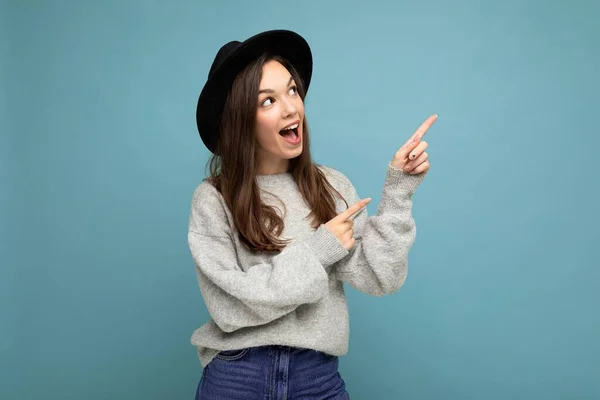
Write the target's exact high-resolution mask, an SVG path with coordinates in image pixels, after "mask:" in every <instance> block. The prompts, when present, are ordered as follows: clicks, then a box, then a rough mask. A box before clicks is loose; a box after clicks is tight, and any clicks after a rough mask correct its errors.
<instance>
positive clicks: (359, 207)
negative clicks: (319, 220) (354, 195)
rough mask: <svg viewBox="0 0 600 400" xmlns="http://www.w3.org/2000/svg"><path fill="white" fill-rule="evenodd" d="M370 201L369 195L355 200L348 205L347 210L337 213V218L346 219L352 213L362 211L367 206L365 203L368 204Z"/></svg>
mask: <svg viewBox="0 0 600 400" xmlns="http://www.w3.org/2000/svg"><path fill="white" fill-rule="evenodd" d="M370 202H371V198H370V197H368V198H366V199H362V200H360V201H357V202H356V203H354V204H352V205H351V206H350V207H348V209H347V210H345V211H343V212H341V213H340V214H338V216H337V218H338V219H339V220H340V221H342V222H343V221H347V220H349V219H350V217H352V216H353V215H354V214H356V213H358V212H359V211H362V210H363V209H364V208H365V207H366V206H367V204H369V203H370Z"/></svg>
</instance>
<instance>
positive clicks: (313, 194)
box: [208, 54, 348, 253]
mask: <svg viewBox="0 0 600 400" xmlns="http://www.w3.org/2000/svg"><path fill="white" fill-rule="evenodd" d="M271 60H275V61H278V62H280V63H281V64H282V65H283V66H284V67H285V68H287V70H288V71H289V72H290V74H291V75H292V77H293V78H294V81H295V82H296V85H297V87H298V94H299V95H300V97H301V99H302V101H304V99H305V96H306V91H305V88H304V84H303V82H302V80H301V79H300V77H299V75H298V73H297V71H296V70H295V69H294V68H293V67H292V65H291V64H290V63H289V62H288V61H286V60H285V59H283V58H281V57H278V56H272V55H269V54H264V55H263V56H261V57H260V58H258V59H256V60H255V61H254V62H252V63H250V64H249V65H248V66H247V67H246V68H245V69H244V70H243V71H242V72H240V73H239V74H238V75H237V77H236V78H235V80H234V82H233V85H232V88H231V90H230V92H229V95H228V97H227V101H226V102H225V106H224V109H223V114H222V116H221V124H220V129H219V139H218V143H217V151H216V152H215V153H217V154H218V155H217V154H213V155H212V156H211V158H210V160H209V163H208V166H209V167H210V176H209V178H208V180H209V182H210V183H212V184H213V185H214V186H215V188H216V189H217V190H218V191H219V192H220V193H221V195H222V196H223V198H224V199H225V203H226V204H227V206H228V207H229V210H231V213H232V215H233V220H234V223H235V226H236V229H237V230H238V233H239V237H240V241H241V242H242V244H243V245H244V246H245V247H246V248H248V249H249V250H251V251H264V252H269V253H276V252H279V251H281V250H282V249H283V248H284V247H285V246H286V245H287V243H288V242H287V241H285V240H282V239H280V238H279V235H281V233H282V232H283V228H284V222H283V218H282V216H280V215H278V213H277V212H276V210H275V208H273V207H271V206H268V205H266V204H264V203H263V202H262V200H261V197H260V190H259V187H258V186H257V184H256V180H255V174H256V170H257V157H256V149H257V146H258V144H257V142H256V136H255V132H254V127H255V123H256V110H257V108H258V91H259V84H260V80H261V78H262V67H263V65H264V64H266V63H267V62H268V61H271ZM307 125H308V124H307V122H306V118H304V122H303V125H302V132H303V136H302V140H303V145H302V146H303V148H302V153H301V154H300V155H299V156H298V157H296V158H294V159H291V160H290V166H289V172H290V173H291V174H292V176H293V178H294V180H295V181H296V184H297V185H298V188H299V191H300V193H301V194H302V196H303V197H304V200H305V201H306V203H307V204H308V206H309V207H310V209H311V212H310V214H309V215H308V216H309V217H310V219H311V221H312V227H313V228H317V227H318V226H319V225H320V224H322V223H326V222H327V221H329V220H331V219H332V218H333V217H335V216H336V214H337V212H336V207H335V200H334V194H335V195H337V196H339V197H340V198H341V199H342V200H343V201H344V202H345V203H346V206H348V203H347V202H346V200H345V199H344V198H343V197H342V196H341V195H340V193H339V192H338V191H337V190H335V188H334V187H333V186H332V185H331V184H330V183H329V182H328V181H327V178H326V177H325V175H324V173H323V172H322V171H321V170H320V169H319V168H318V167H317V164H315V163H314V162H313V161H312V158H311V154H310V135H309V133H308V126H307ZM284 207H285V205H284Z"/></svg>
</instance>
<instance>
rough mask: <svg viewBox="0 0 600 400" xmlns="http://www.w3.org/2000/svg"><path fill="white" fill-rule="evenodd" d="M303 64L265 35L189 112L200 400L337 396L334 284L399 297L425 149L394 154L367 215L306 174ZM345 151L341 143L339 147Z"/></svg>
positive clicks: (238, 52)
mask: <svg viewBox="0 0 600 400" xmlns="http://www.w3.org/2000/svg"><path fill="white" fill-rule="evenodd" d="M311 75H312V54H311V51H310V48H309V46H308V44H307V43H306V41H305V40H304V39H303V38H302V37H300V36H299V35H297V34H296V33H294V32H290V31H282V30H277V31H268V32H263V33H260V34H258V35H256V36H253V37H251V38H250V39H248V40H246V41H244V42H237V41H234V42H229V43H227V44H225V45H224V46H223V47H222V48H221V49H220V50H219V52H218V53H217V56H216V58H215V60H214V62H213V64H212V67H211V69H210V73H209V77H208V81H207V82H206V84H205V86H204V88H203V90H202V93H201V94H200V98H199V100H198V107H197V112H196V119H197V125H198V130H199V133H200V136H201V138H202V140H203V142H204V144H205V145H206V147H207V148H208V149H209V150H210V151H211V152H212V153H213V155H212V157H211V160H210V177H208V178H207V179H205V180H203V181H202V183H201V184H200V185H199V186H198V188H197V189H196V191H195V192H194V195H193V200H192V208H191V214H190V220H189V235H188V242H189V246H190V249H191V253H192V256H193V259H194V262H195V265H196V272H197V276H198V281H199V284H200V289H201V293H202V296H203V298H204V301H205V303H206V306H207V308H208V311H209V312H210V314H211V317H212V319H211V320H210V321H209V322H208V323H206V324H205V325H203V326H202V327H200V328H199V329H198V330H196V332H194V335H193V336H192V343H193V344H194V345H195V346H196V347H197V349H198V354H199V357H200V361H201V363H202V366H203V367H204V369H203V374H202V378H201V379H200V383H199V385H198V390H197V394H196V398H197V399H219V400H224V399H240V400H252V399H347V398H349V395H348V393H347V391H346V389H345V383H344V381H343V380H342V378H341V376H340V374H339V372H338V357H339V356H341V355H344V354H346V352H347V350H348V340H349V322H348V310H347V305H346V297H345V294H344V283H348V284H349V285H352V286H353V287H355V288H356V289H358V290H360V291H362V292H365V293H368V294H371V295H374V296H383V295H386V294H389V293H393V292H395V291H397V290H398V289H399V288H400V287H401V286H402V284H403V283H404V280H405V279H406V272H407V259H408V252H409V249H410V248H411V246H412V243H413V241H414V239H415V232H416V231H415V223H414V220H413V218H412V215H411V208H412V202H411V197H412V195H413V193H414V192H415V190H416V188H417V187H418V185H419V184H420V183H421V182H422V180H423V178H424V176H425V174H426V173H427V171H428V170H429V161H428V157H427V153H426V152H425V149H426V147H427V143H426V142H425V141H422V140H421V138H422V136H423V134H424V133H425V132H426V130H427V129H428V128H429V127H430V126H431V124H433V122H434V121H435V119H436V116H435V115H434V116H432V117H430V118H428V119H427V120H426V121H425V122H424V123H423V125H421V127H420V128H419V129H418V130H417V131H416V132H415V134H414V135H413V136H412V137H410V138H409V139H408V141H407V142H406V143H405V144H404V145H403V146H402V147H401V148H400V149H399V150H398V151H397V152H396V153H395V155H394V157H393V159H392V161H391V162H390V163H389V165H388V169H387V176H386V180H385V184H384V187H383V193H382V196H381V202H380V204H379V208H378V212H377V214H376V215H374V216H371V217H367V213H366V212H364V211H365V207H366V205H367V204H368V202H369V201H370V199H369V198H367V199H360V197H359V196H358V194H357V192H356V190H355V188H354V186H353V185H352V183H351V182H350V181H349V180H348V179H347V178H346V176H344V175H343V174H342V173H341V172H339V171H337V170H335V169H333V168H331V167H326V166H323V165H317V164H315V163H314V162H313V161H312V159H311V155H310V146H309V143H310V140H309V139H310V136H309V133H308V124H307V122H306V116H305V110H304V98H305V96H306V92H307V90H308V87H309V84H310V80H311ZM340 140H343V138H340Z"/></svg>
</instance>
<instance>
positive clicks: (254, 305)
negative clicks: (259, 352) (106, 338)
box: [188, 165, 423, 367]
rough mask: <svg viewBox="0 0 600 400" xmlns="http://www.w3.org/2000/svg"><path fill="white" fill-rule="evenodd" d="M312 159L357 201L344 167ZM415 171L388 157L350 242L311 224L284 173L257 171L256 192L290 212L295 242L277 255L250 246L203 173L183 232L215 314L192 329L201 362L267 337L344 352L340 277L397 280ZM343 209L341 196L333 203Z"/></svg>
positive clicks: (393, 283) (369, 283) (387, 287)
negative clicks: (375, 202)
mask: <svg viewBox="0 0 600 400" xmlns="http://www.w3.org/2000/svg"><path fill="white" fill-rule="evenodd" d="M319 168H321V169H322V170H323V171H324V172H325V175H326V176H327V179H328V180H329V182H331V184H332V185H333V186H334V187H335V188H336V189H337V190H338V191H339V192H340V193H341V194H342V196H344V198H345V199H346V201H347V202H348V205H352V204H354V203H355V202H356V201H358V200H360V197H359V196H358V194H357V192H356V190H355V188H354V186H353V185H352V183H351V182H350V181H349V180H348V178H347V177H346V176H344V175H343V174H342V173H340V172H339V171H337V170H335V169H333V168H330V167H325V166H319ZM422 180H423V175H422V174H421V175H409V174H406V173H404V172H403V171H402V170H399V169H395V168H393V167H392V166H391V165H388V169H387V175H386V180H385V184H384V187H383V193H382V196H381V201H380V203H379V207H378V211H377V213H376V214H375V215H373V216H370V217H369V216H368V215H367V211H366V210H365V211H364V212H363V213H361V214H359V215H358V216H357V217H356V218H355V220H354V232H355V233H354V237H355V238H356V244H355V246H354V247H353V248H352V249H351V250H350V251H347V250H346V249H345V248H344V247H343V246H342V245H341V243H340V242H339V241H338V240H337V238H336V237H335V235H333V234H332V233H330V232H329V231H328V230H327V229H326V228H325V226H324V225H321V226H320V227H319V228H318V229H316V230H315V229H313V228H312V227H311V225H310V222H309V220H308V219H307V218H306V216H307V215H308V214H309V212H310V209H309V208H308V207H307V205H306V204H305V203H304V200H303V198H302V195H301V194H300V192H299V190H298V187H297V185H296V183H295V182H294V180H293V178H292V176H291V174H290V173H281V174H276V175H259V176H257V177H256V181H257V183H258V185H259V187H260V189H261V196H262V198H263V201H264V202H265V203H267V204H270V205H273V206H275V207H278V208H279V209H280V210H281V211H282V214H280V215H283V212H287V214H286V215H285V218H284V223H285V228H284V231H283V233H282V237H283V238H286V239H292V241H291V242H290V244H288V245H287V246H286V247H285V249H284V250H283V251H282V252H281V253H279V254H277V255H269V254H263V253H252V252H250V251H248V250H247V249H246V248H245V247H244V246H243V245H242V244H241V242H240V240H239V238H238V236H237V234H236V229H235V226H234V223H233V219H232V215H231V213H230V211H229V209H228V208H227V206H226V205H225V202H224V200H223V198H222V197H221V195H220V193H219V192H218V191H217V190H216V189H215V188H214V187H213V186H212V185H211V184H210V183H208V181H206V180H205V181H203V182H202V183H201V184H200V185H199V186H198V188H197V189H196V190H195V192H194V195H193V199H192V207H191V213H190V219H189V232H188V243H189V247H190V250H191V253H192V257H193V260H194V263H195V266H196V273H197V276H198V282H199V284H200V290H201V293H202V297H203V298H204V302H205V304H206V307H207V309H208V311H209V312H210V315H211V317H212V318H211V320H209V321H208V322H207V323H206V324H204V325H203V326H201V327H200V328H199V329H197V330H196V331H195V332H194V334H193V335H192V338H191V342H192V344H193V345H195V346H196V347H197V349H198V355H199V357H200V362H201V363H202V366H203V367H205V366H206V365H207V364H208V363H209V362H210V361H211V360H212V359H213V357H214V356H215V355H216V354H217V353H218V352H219V351H222V350H235V349H241V348H245V347H252V346H262V345H270V344H279V345H286V346H295V347H301V348H310V349H314V350H319V351H322V352H325V353H328V354H331V355H336V356H341V355H344V354H346V352H347V350H348V342H349V321H348V308H347V304H346V297H345V293H344V283H347V284H349V285H352V286H353V287H354V288H356V289H357V290H359V291H361V292H364V293H368V294H371V295H374V296H383V295H386V294H389V293H393V292H395V291H397V290H398V289H399V288H400V287H401V286H402V284H403V283H404V281H405V279H406V273H407V265H408V253H409V250H410V248H411V246H412V244H413V242H414V240H415V234H416V228H415V223H414V220H413V217H412V214H411V209H412V200H411V197H412V195H413V193H414V192H415V190H416V188H417V186H418V185H419V184H420V183H421V182H422ZM274 196H276V197H274ZM365 197H368V196H365ZM277 198H279V199H281V200H282V201H283V202H284V203H285V209H286V210H284V208H283V207H282V205H281V202H280V201H279V200H278V199H277ZM345 208H346V206H345V204H344V203H343V202H342V201H341V200H339V199H338V201H337V209H338V212H341V211H343V210H345Z"/></svg>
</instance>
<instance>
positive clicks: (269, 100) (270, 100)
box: [262, 97, 273, 106]
mask: <svg viewBox="0 0 600 400" xmlns="http://www.w3.org/2000/svg"><path fill="white" fill-rule="evenodd" d="M269 102H271V103H273V99H272V98H271V97H268V98H266V99H265V101H263V102H262V105H263V106H270V105H271V103H269Z"/></svg>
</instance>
